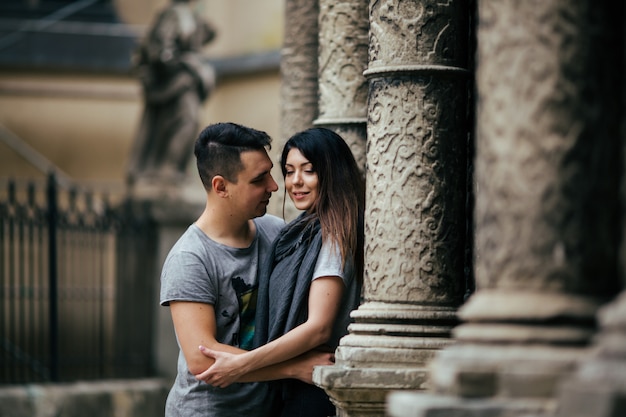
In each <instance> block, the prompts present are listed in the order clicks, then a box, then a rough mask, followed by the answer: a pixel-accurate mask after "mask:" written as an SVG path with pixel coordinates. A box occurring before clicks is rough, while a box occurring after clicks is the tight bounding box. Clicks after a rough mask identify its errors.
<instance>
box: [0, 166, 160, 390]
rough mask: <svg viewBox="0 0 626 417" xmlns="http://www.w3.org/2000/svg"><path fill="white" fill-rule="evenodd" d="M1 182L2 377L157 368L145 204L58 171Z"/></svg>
mask: <svg viewBox="0 0 626 417" xmlns="http://www.w3.org/2000/svg"><path fill="white" fill-rule="evenodd" d="M2 186H3V187H2V189H0V383H25V382H39V381H72V380H78V379H102V378H126V377H129V378H130V377H145V376H151V375H152V358H151V357H150V352H151V342H152V330H151V329H152V314H151V313H152V311H153V309H152V305H153V303H154V299H155V288H156V286H155V271H154V264H155V262H154V257H155V256H156V255H155V252H156V247H155V245H156V239H155V235H154V233H155V229H154V227H153V223H152V222H151V221H150V219H149V218H148V215H147V210H144V209H143V207H142V206H141V205H140V204H138V203H135V202H133V201H130V200H126V199H124V198H118V199H117V201H114V200H115V198H114V197H112V196H110V195H109V196H107V195H96V194H95V193H94V192H91V191H89V190H85V189H83V188H79V187H63V186H60V185H59V183H58V181H57V180H56V179H55V177H54V175H50V176H49V177H48V179H47V181H45V183H43V182H42V181H40V182H35V181H28V182H26V183H24V182H22V183H20V182H18V181H15V180H6V181H3V184H2ZM118 197H119V196H118Z"/></svg>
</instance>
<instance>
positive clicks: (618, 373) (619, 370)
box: [556, 292, 626, 417]
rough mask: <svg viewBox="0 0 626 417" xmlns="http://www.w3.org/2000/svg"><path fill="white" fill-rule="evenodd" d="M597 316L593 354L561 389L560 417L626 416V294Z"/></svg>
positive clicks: (557, 413)
mask: <svg viewBox="0 0 626 417" xmlns="http://www.w3.org/2000/svg"><path fill="white" fill-rule="evenodd" d="M598 316H599V320H598V321H599V323H600V332H599V334H598V336H597V337H596V341H595V343H594V347H593V349H592V353H591V354H590V355H589V356H588V357H586V358H585V359H584V360H583V361H582V363H581V365H580V366H579V368H578V369H577V371H576V373H575V374H574V376H573V378H571V379H570V380H568V381H566V382H565V384H564V386H563V388H562V389H561V393H560V395H559V397H558V404H559V405H558V410H557V412H556V416H557V417H617V416H624V415H626V292H622V293H621V295H620V296H619V297H618V298H617V299H616V300H615V301H614V302H612V303H610V304H609V305H607V306H604V307H603V308H602V309H601V310H600V313H599V315H598Z"/></svg>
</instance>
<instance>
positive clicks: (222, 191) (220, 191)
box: [211, 175, 228, 197]
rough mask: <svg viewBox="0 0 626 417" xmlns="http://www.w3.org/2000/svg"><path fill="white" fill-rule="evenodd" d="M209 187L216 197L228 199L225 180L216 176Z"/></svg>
mask: <svg viewBox="0 0 626 417" xmlns="http://www.w3.org/2000/svg"><path fill="white" fill-rule="evenodd" d="M211 187H212V188H213V191H214V192H215V194H216V195H218V196H220V197H228V188H227V186H226V178H224V177H222V176H221V175H216V176H214V177H213V179H212V180H211Z"/></svg>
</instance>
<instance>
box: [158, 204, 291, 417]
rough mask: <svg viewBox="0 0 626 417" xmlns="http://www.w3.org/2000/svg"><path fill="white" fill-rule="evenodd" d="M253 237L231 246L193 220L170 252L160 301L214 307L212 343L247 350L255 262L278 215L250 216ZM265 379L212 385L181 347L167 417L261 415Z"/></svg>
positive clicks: (273, 230)
mask: <svg viewBox="0 0 626 417" xmlns="http://www.w3.org/2000/svg"><path fill="white" fill-rule="evenodd" d="M254 223H255V225H256V229H257V231H256V235H255V238H254V241H253V242H252V244H251V245H250V246H249V247H247V248H232V247H229V246H225V245H222V244H220V243H217V242H215V241H213V240H212V239H210V238H209V237H208V236H207V235H206V234H205V233H204V232H202V230H200V228H199V227H198V226H196V225H195V224H193V225H191V226H189V228H188V229H187V230H186V231H185V233H184V234H183V235H182V236H181V237H180V239H179V240H178V241H177V242H176V244H175V245H174V246H173V247H172V249H171V250H170V253H169V254H168V256H167V258H166V260H165V263H164V265H163V271H162V273H161V305H164V306H168V305H169V302H170V301H193V302H200V303H206V304H211V305H213V306H214V309H215V319H216V322H217V323H216V324H217V341H218V342H220V343H224V344H228V345H232V346H237V347H241V348H244V349H250V346H251V344H250V343H251V341H252V337H253V333H254V314H255V309H256V296H257V288H258V268H259V262H263V261H264V260H265V259H266V258H267V256H268V253H269V251H270V249H271V245H272V241H273V240H274V238H275V237H276V236H277V235H278V232H279V231H280V229H282V228H283V227H284V225H285V223H284V222H283V220H281V219H279V218H278V217H275V216H271V215H265V216H263V217H260V218H256V219H254ZM266 389H267V386H266V384H265V383H251V384H232V385H230V386H229V387H227V388H214V387H211V386H210V385H207V384H205V383H204V382H201V381H198V380H196V378H195V377H194V376H193V375H192V374H191V373H189V371H188V369H187V362H186V361H185V357H184V355H183V353H182V351H180V352H179V355H178V373H177V377H176V380H175V381H174V385H173V387H172V389H171V390H170V393H169V396H168V398H167V404H166V407H165V416H166V417H200V416H202V417H204V416H212V417H235V416H236V417H239V416H265V415H266V414H267V406H268V404H267V403H268V401H267V399H266Z"/></svg>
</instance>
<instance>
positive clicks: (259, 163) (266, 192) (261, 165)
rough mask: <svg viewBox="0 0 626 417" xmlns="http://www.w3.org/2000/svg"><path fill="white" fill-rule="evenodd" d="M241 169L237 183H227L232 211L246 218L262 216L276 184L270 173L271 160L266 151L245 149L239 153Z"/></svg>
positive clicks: (275, 188) (276, 188)
mask: <svg viewBox="0 0 626 417" xmlns="http://www.w3.org/2000/svg"><path fill="white" fill-rule="evenodd" d="M241 163H242V164H243V169H242V170H241V171H240V172H239V175H238V176H237V183H236V184H235V183H232V182H231V183H229V184H228V189H229V194H230V198H231V199H232V203H233V213H238V214H241V215H245V216H246V218H248V219H251V218H254V217H259V216H262V215H264V214H265V213H266V211H267V205H268V204H269V202H270V196H271V195H272V193H273V192H274V191H276V190H278V185H277V184H276V181H274V178H272V174H271V173H270V171H271V169H272V165H273V164H272V161H271V160H270V158H269V156H268V155H267V152H265V151H264V150H262V151H245V152H242V153H241Z"/></svg>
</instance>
